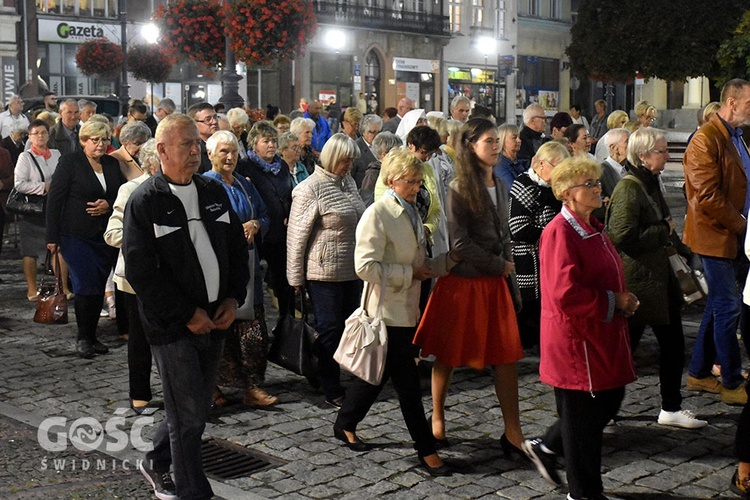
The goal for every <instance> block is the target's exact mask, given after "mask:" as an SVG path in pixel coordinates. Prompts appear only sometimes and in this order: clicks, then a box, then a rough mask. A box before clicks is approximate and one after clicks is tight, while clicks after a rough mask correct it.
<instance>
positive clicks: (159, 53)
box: [128, 45, 174, 83]
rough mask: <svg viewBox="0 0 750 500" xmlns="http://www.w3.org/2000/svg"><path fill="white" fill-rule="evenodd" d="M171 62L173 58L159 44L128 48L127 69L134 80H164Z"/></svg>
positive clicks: (157, 81) (158, 81)
mask: <svg viewBox="0 0 750 500" xmlns="http://www.w3.org/2000/svg"><path fill="white" fill-rule="evenodd" d="M173 64H174V59H173V58H172V56H171V55H170V54H169V52H168V51H167V49H166V48H165V47H163V46H161V45H136V46H135V47H132V48H130V49H128V70H129V71H130V72H131V73H132V74H133V77H135V79H136V80H141V81H143V82H150V83H162V82H165V81H167V78H168V77H169V73H170V71H172V65H173Z"/></svg>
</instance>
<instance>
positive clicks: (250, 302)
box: [234, 248, 255, 321]
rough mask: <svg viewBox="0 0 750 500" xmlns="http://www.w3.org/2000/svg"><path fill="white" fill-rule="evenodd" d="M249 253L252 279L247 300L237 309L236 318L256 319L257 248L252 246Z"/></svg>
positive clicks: (248, 287) (248, 286)
mask: <svg viewBox="0 0 750 500" xmlns="http://www.w3.org/2000/svg"><path fill="white" fill-rule="evenodd" d="M247 253H248V263H249V266H250V279H249V280H248V282H247V293H246V294H245V302H244V303H243V304H242V306H241V307H238V308H237V311H235V313H234V318H235V319H239V320H249V321H251V320H254V319H255V303H254V302H255V249H254V248H251V249H249V250H248V251H247Z"/></svg>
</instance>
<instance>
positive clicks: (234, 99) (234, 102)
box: [219, 0, 260, 109]
mask: <svg viewBox="0 0 750 500" xmlns="http://www.w3.org/2000/svg"><path fill="white" fill-rule="evenodd" d="M230 1H231V0H224V5H227V4H228V3H229V2H230ZM259 71H260V70H259ZM240 80H242V76H241V75H238V74H237V63H236V62H235V60H234V51H233V50H232V48H231V47H230V45H229V37H228V36H225V37H224V71H223V72H222V75H221V84H222V85H221V89H222V94H221V97H220V98H219V102H220V103H222V104H224V105H225V106H226V108H227V109H232V108H241V107H243V106H244V105H245V100H244V99H243V98H242V96H241V95H240V94H239V92H238V90H239V88H240ZM258 85H260V83H259V84H258ZM258 107H260V102H259V103H258Z"/></svg>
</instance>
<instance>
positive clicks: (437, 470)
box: [417, 457, 451, 477]
mask: <svg viewBox="0 0 750 500" xmlns="http://www.w3.org/2000/svg"><path fill="white" fill-rule="evenodd" d="M417 458H419V463H420V464H421V465H422V467H423V468H424V470H426V471H427V473H428V474H429V475H431V476H434V477H444V476H450V475H451V469H450V467H448V466H447V465H446V464H445V463H444V464H443V465H439V466H438V467H430V466H429V465H428V464H427V462H425V459H424V458H422V457H417Z"/></svg>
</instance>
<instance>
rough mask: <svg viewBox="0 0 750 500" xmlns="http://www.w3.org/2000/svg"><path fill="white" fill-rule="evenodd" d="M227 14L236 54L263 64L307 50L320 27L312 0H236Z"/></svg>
mask: <svg viewBox="0 0 750 500" xmlns="http://www.w3.org/2000/svg"><path fill="white" fill-rule="evenodd" d="M224 17H225V19H226V23H225V30H226V33H227V35H228V36H229V40H230V46H231V48H232V50H233V51H234V55H235V58H236V59H237V60H238V61H244V62H245V63H248V64H251V63H255V64H259V65H262V66H265V65H268V64H269V63H271V62H273V61H284V60H288V59H292V58H294V57H296V56H297V55H299V54H302V53H304V48H305V46H306V45H307V44H308V43H309V42H310V40H311V39H312V37H313V36H314V35H315V31H316V29H317V27H318V23H317V19H316V17H315V11H314V9H313V5H312V2H311V1H310V0H234V1H231V2H228V3H227V5H225V6H224Z"/></svg>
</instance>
